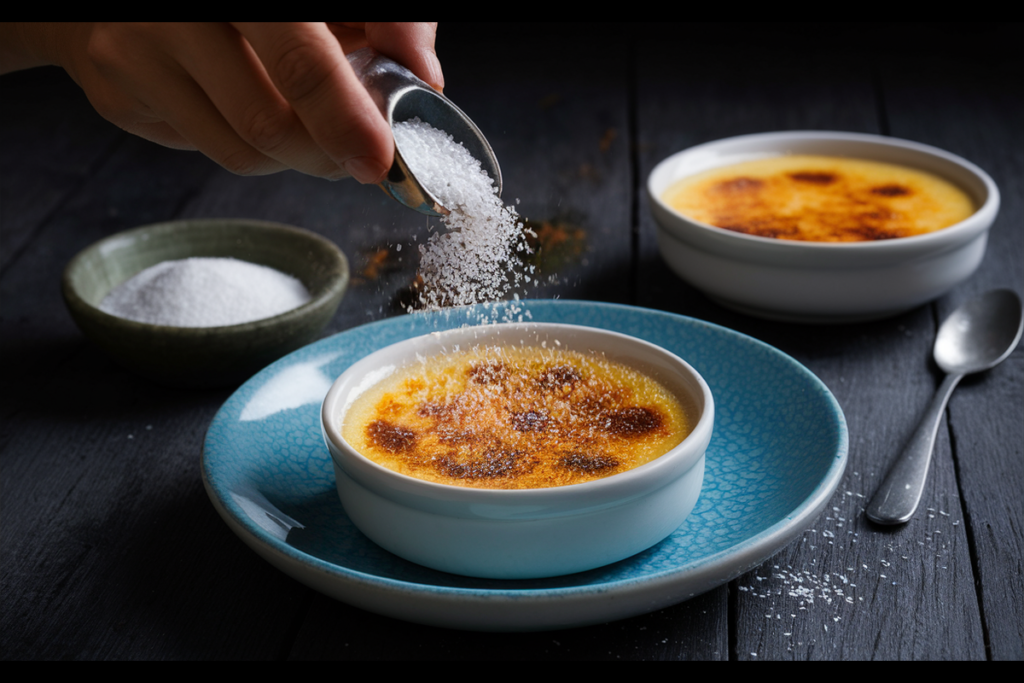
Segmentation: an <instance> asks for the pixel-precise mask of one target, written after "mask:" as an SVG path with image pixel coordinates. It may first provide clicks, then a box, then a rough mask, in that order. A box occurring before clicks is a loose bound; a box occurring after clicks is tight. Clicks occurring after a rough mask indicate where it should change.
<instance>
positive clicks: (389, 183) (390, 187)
mask: <svg viewBox="0 0 1024 683" xmlns="http://www.w3.org/2000/svg"><path fill="white" fill-rule="evenodd" d="M348 61H349V64H351V65H352V69H353V70H354V71H355V73H356V76H357V77H358V78H359V80H360V82H361V83H362V84H363V86H364V87H365V88H366V91H367V92H368V93H370V97H371V98H372V99H373V102H374V104H376V105H377V108H378V109H380V113H381V114H383V115H384V119H385V120H386V121H387V122H388V125H389V126H391V127H392V128H394V126H395V124H396V123H401V122H402V121H408V120H409V119H412V118H415V117H419V119H420V120H421V121H423V122H425V123H429V124H430V125H431V126H433V127H434V128H437V129H439V130H443V131H444V132H446V133H448V134H449V135H451V136H452V137H453V138H454V139H455V142H459V143H462V145H463V146H464V147H465V148H466V149H467V150H468V151H469V153H470V154H472V155H473V156H474V157H475V158H476V159H478V160H479V161H480V163H481V165H482V166H483V169H484V171H486V172H487V175H489V176H491V179H492V180H493V181H494V186H495V187H496V188H497V189H498V194H499V195H500V194H501V169H500V168H499V167H498V160H497V158H495V156H494V150H492V149H491V145H490V143H488V142H487V138H485V137H484V134H483V133H481V132H480V129H479V128H477V127H476V124H475V123H473V121H471V120H470V118H469V117H468V116H466V115H465V114H464V113H462V110H461V109H459V108H458V107H456V106H455V105H454V104H452V102H451V100H449V99H448V98H447V97H445V96H444V95H442V94H440V93H438V92H437V91H436V90H434V89H433V88H431V87H430V86H429V85H427V84H426V83H424V82H423V81H421V80H420V79H419V78H417V77H416V76H415V75H414V74H413V73H412V72H411V71H409V70H408V69H406V68H405V67H404V66H402V65H401V64H399V63H398V62H396V61H394V60H391V59H388V58H387V57H385V56H384V55H382V54H380V53H379V52H376V51H375V50H373V49H372V48H368V47H365V48H363V49H361V50H356V51H355V52H353V53H352V54H350V55H348ZM378 184H379V185H380V187H381V189H383V190H384V191H385V192H387V193H388V194H389V195H391V196H392V197H394V198H395V199H397V200H398V201H399V202H401V203H402V204H404V205H406V206H408V207H409V208H410V209H415V210H416V211H419V212H420V213H425V214H427V215H429V216H446V215H448V214H449V213H450V212H449V211H448V209H446V208H445V207H444V206H442V204H441V202H440V201H439V200H438V199H437V197H435V196H434V195H433V194H432V193H431V192H430V191H429V190H428V189H426V188H425V187H423V185H422V184H420V182H419V181H418V180H416V175H415V173H413V171H412V170H410V169H409V165H408V164H407V163H406V161H405V158H404V157H403V156H402V150H401V148H400V147H399V145H398V143H397V141H396V142H395V161H394V163H392V164H391V169H390V170H389V171H388V174H387V176H386V177H385V178H384V180H383V181H381V182H380V183H378Z"/></svg>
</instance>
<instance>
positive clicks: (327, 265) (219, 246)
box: [62, 218, 349, 387]
mask: <svg viewBox="0 0 1024 683" xmlns="http://www.w3.org/2000/svg"><path fill="white" fill-rule="evenodd" d="M192 256H211V257H232V258H237V259H240V260H243V261H249V262H251V263H257V264H260V265H264V266H270V267H271V268H275V269H277V270H279V271H281V272H283V273H287V274H289V275H292V276H294V277H296V278H298V279H299V280H301V281H302V283H303V284H304V285H305V286H306V288H307V289H308V290H309V293H310V294H311V295H312V299H311V300H310V301H309V302H308V303H306V304H304V305H302V306H299V307H298V308H295V309H292V310H290V311H287V312H285V313H282V314H281V315H277V316H274V317H272V318H265V319H263V320H257V321H254V322H249V323H242V324H240V325H227V326H223V327H168V326H163V325H150V324H146V323H140V322H135V321H133V320H126V319H124V318H119V317H117V316H113V315H110V314H108V313H104V312H103V311H101V310H100V309H99V308H98V307H99V305H100V302H102V301H103V299H104V297H106V295H107V294H108V293H110V291H111V290H112V289H113V288H114V287H116V286H117V285H119V284H121V283H122V282H124V281H125V280H127V279H128V278H130V277H132V276H133V275H135V274H136V273H139V272H140V271H142V270H145V269H146V268H149V267H150V266H153V265H156V264H157V263H160V262H162V261H169V260H174V259H183V258H189V257H192ZM348 279H349V269H348V261H347V260H346V258H345V255H344V254H343V253H342V252H341V250H340V249H338V247H337V246H335V245H334V243H333V242H331V241H329V240H327V239H324V238H323V237H320V236H319V235H316V234H314V233H312V232H309V231H307V230H302V229H300V228H295V227H291V226H288V225H281V224H278V223H268V222H264V221H255V220H247V219H238V218H215V219H209V220H183V221H172V222H169V223H157V224H155V225H148V226H145V227H142V228H137V229H135V230H129V231H127V232H122V233H118V234H116V235H112V236H110V237H108V238H106V239H104V240H100V241H99V242H97V243H95V244H93V245H92V246H90V247H88V248H87V249H85V250H84V251H82V252H81V253H79V254H78V255H77V256H75V258H73V259H72V260H71V262H70V263H69V264H68V266H67V268H66V269H65V270H64V280H63V283H62V285H63V292H64V301H65V302H66V303H67V306H68V309H69V310H70V311H71V317H72V318H74V320H75V323H76V324H77V325H78V327H79V329H81V330H82V332H83V333H84V334H85V336H86V337H88V338H89V339H91V340H92V341H93V342H95V343H96V345H98V346H99V347H100V348H102V349H103V350H104V351H105V352H106V353H107V354H109V355H110V356H111V357H112V358H113V359H114V360H116V361H117V362H118V363H120V364H121V365H123V366H124V367H125V368H127V369H129V370H131V371H133V372H136V373H138V374H140V375H142V376H144V377H148V378H149V379H152V380H155V381H157V382H160V383H163V384H167V385H170V386H178V387H213V386H228V385H232V384H238V383H240V382H241V381H243V380H245V379H247V378H248V377H250V376H251V375H252V374H253V373H255V372H256V371H257V370H259V369H261V368H263V367H264V366H265V365H267V364H268V363H271V362H272V361H274V360H277V359H278V358H280V357H281V356H283V355H285V354H287V353H290V352H292V351H294V350H295V349H298V348H299V347H301V346H304V345H305V344H308V343H309V342H311V341H313V340H315V339H316V338H317V336H318V335H319V333H320V331H321V330H322V329H323V328H324V326H325V325H327V323H328V321H330V319H331V317H332V316H333V315H334V312H335V311H336V310H337V308H338V304H339V303H340V302H341V297H342V295H343V294H344V293H345V289H346V287H347V286H348Z"/></svg>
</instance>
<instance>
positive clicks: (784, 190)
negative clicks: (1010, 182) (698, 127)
mask: <svg viewBox="0 0 1024 683" xmlns="http://www.w3.org/2000/svg"><path fill="white" fill-rule="evenodd" d="M663 198H664V200H665V201H666V203H668V204H669V205H670V206H672V207H673V208H674V209H676V210H677V211H679V212H680V213H682V214H684V215H686V216H689V217H690V218H693V219H696V220H698V221H701V222H702V223H708V224H710V225H715V226H718V227H720V228H725V229H727V230H733V231H736V232H742V233H746V234H749V235H758V236H761V237H774V238H778V239H786V240H805V241H815V242H863V241H871V240H885V239H892V238H895V237H910V236H913V235H920V234H924V233H927V232H932V231H934V230H940V229H942V228H947V227H949V226H951V225H954V224H956V223H959V222H960V221H962V220H964V219H965V218H967V217H968V216H970V215H971V214H972V213H974V211H975V209H976V207H975V206H974V203H973V202H972V201H971V199H970V198H969V197H968V196H967V194H966V193H965V192H964V191H963V190H961V189H960V188H958V187H956V186H955V185H953V184H952V183H949V182H947V181H946V180H943V179H942V178H939V177H938V176H935V175H932V174H930V173H926V172H924V171H919V170H916V169H911V168H907V167H905V166H897V165H895V164H885V163H881V162H875V161H867V160H863V159H846V158H840V157H823V156H810V155H793V156H783V157H774V158H771V159H758V160H756V161H748V162H743V163H740V164H734V165H731V166H725V167H722V168H716V169H712V170H710V171H706V172H704V173H699V174H697V175H694V176H691V177H689V178H684V179H682V180H680V181H679V182H678V183H676V184H675V185H673V186H672V187H670V188H669V189H668V190H667V191H666V192H665V194H664V196H663Z"/></svg>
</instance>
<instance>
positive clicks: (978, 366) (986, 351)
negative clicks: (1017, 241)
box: [867, 289, 1024, 524]
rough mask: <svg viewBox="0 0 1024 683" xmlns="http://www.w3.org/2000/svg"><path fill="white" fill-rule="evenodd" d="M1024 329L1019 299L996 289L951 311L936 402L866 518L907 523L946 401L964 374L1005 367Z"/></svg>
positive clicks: (939, 348)
mask: <svg viewBox="0 0 1024 683" xmlns="http://www.w3.org/2000/svg"><path fill="white" fill-rule="evenodd" d="M1022 328H1024V316H1022V311H1021V302H1020V298H1019V297H1018V296H1017V295H1016V294H1015V293H1014V292H1011V291H1010V290H1008V289H995V290H992V291H990V292H986V293H985V294H983V295H982V296H980V297H978V298H976V299H972V300H971V301H968V302H966V303H964V304H963V305H961V306H960V307H959V308H958V309H956V310H955V311H953V314H952V315H950V316H949V317H948V318H946V320H945V322H943V323H942V327H940V328H939V334H938V336H937V337H936V338H935V362H936V363H937V364H938V366H939V367H940V368H941V369H942V370H943V371H944V372H945V373H946V378H945V379H944V380H942V385H941V386H940V387H939V389H938V391H936V392H935V397H934V398H933V399H932V403H931V405H930V406H928V410H927V412H926V413H925V415H924V417H923V418H922V419H921V423H920V424H919V425H918V427H917V431H916V432H914V436H912V437H911V438H910V443H909V444H907V447H906V449H904V451H903V453H901V454H900V456H899V458H897V459H896V462H895V463H894V464H893V466H892V469H891V470H889V474H887V475H886V477H885V481H883V482H882V485H881V486H880V487H879V488H878V491H876V492H875V497H874V498H872V500H871V505H869V506H868V510H867V515H868V519H870V520H872V521H873V522H877V523H879V524H903V523H904V522H906V521H908V520H909V519H910V518H911V516H912V515H913V514H914V511H915V510H917V505H918V503H919V502H920V501H921V494H922V492H924V482H925V479H927V477H928V466H929V465H930V464H931V458H932V447H933V446H934V445H935V434H936V432H938V430H939V422H940V421H941V419H942V414H943V411H944V410H945V408H946V402H947V401H948V400H949V396H950V394H952V393H953V389H954V388H955V387H956V385H957V384H958V383H959V382H960V380H961V379H963V376H964V375H969V374H971V373H974V372H981V371H982V370H988V369H989V368H992V367H994V366H995V365H997V364H999V363H1001V362H1002V361H1003V360H1004V359H1005V358H1006V357H1007V356H1009V355H1010V353H1011V352H1012V351H1013V349H1014V348H1016V346H1017V342H1019V341H1020V336H1021V330H1022Z"/></svg>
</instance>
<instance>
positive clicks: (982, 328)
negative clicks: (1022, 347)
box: [935, 289, 1021, 375]
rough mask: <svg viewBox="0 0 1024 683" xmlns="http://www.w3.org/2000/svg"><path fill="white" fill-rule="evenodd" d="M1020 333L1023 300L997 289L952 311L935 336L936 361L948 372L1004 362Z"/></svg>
mask: <svg viewBox="0 0 1024 683" xmlns="http://www.w3.org/2000/svg"><path fill="white" fill-rule="evenodd" d="M1020 337H1021V302H1020V299H1019V298H1018V297H1017V295H1016V294H1015V293H1014V292H1011V291H1010V290H1008V289H996V290H992V291H990V292H988V293H987V294H985V295H984V296H981V297H978V298H976V299H973V300H971V301H968V302H967V303H965V304H964V305H962V306H961V307H960V308H958V309H956V310H955V311H953V313H952V315H950V316H949V317H948V318H946V321H945V322H944V323H942V327H940V328H939V334H938V336H937V337H936V338H935V362H936V363H937V364H938V366H939V367H940V368H942V370H943V372H945V373H947V374H961V375H969V374H972V373H975V372H981V371H983V370H988V369H989V368H991V367H994V366H995V365H997V364H999V363H1001V362H1002V361H1003V360H1004V359H1005V358H1006V357H1007V356H1008V355H1010V353H1012V352H1013V349H1014V348H1015V347H1016V346H1017V342H1018V341H1020Z"/></svg>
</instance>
